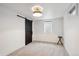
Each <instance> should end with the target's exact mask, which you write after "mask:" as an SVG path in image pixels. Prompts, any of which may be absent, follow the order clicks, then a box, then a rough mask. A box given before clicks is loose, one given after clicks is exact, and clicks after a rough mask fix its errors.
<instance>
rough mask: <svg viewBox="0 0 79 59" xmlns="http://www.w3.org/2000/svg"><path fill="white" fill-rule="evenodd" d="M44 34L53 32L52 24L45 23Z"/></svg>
mask: <svg viewBox="0 0 79 59" xmlns="http://www.w3.org/2000/svg"><path fill="white" fill-rule="evenodd" d="M44 32H46V33H49V32H52V22H44Z"/></svg>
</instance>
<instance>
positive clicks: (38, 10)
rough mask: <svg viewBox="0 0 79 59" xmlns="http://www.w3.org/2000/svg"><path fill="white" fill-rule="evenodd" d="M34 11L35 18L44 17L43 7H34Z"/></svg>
mask: <svg viewBox="0 0 79 59" xmlns="http://www.w3.org/2000/svg"><path fill="white" fill-rule="evenodd" d="M32 11H33V16H35V17H40V16H42V11H43V8H42V7H41V6H33V7H32Z"/></svg>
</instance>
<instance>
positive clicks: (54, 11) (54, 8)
mask: <svg viewBox="0 0 79 59" xmlns="http://www.w3.org/2000/svg"><path fill="white" fill-rule="evenodd" d="M3 5H5V6H7V7H9V8H10V9H12V10H14V11H15V12H17V13H18V14H21V15H23V16H25V17H27V18H29V19H36V20H37V19H40V20H44V19H53V18H56V17H62V16H63V15H64V11H65V9H66V8H68V6H69V5H70V3H4V4H3ZM34 5H40V6H41V7H43V16H41V17H34V16H33V15H32V9H31V8H32V6H34Z"/></svg>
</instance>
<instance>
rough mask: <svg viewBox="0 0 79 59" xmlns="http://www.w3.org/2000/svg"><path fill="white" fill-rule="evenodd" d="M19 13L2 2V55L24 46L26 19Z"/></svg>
mask: <svg viewBox="0 0 79 59" xmlns="http://www.w3.org/2000/svg"><path fill="white" fill-rule="evenodd" d="M16 15H17V13H15V12H14V11H12V10H11V9H9V8H8V7H6V6H3V5H1V4H0V55H8V54H9V53H11V52H13V51H15V50H16V49H19V48H21V47H23V46H24V43H25V24H24V22H25V21H24V19H21V18H19V17H17V16H16Z"/></svg>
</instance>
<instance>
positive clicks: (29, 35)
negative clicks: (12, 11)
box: [25, 19, 32, 45]
mask: <svg viewBox="0 0 79 59" xmlns="http://www.w3.org/2000/svg"><path fill="white" fill-rule="evenodd" d="M31 42H32V21H31V20H28V19H25V45H27V44H29V43H31Z"/></svg>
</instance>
